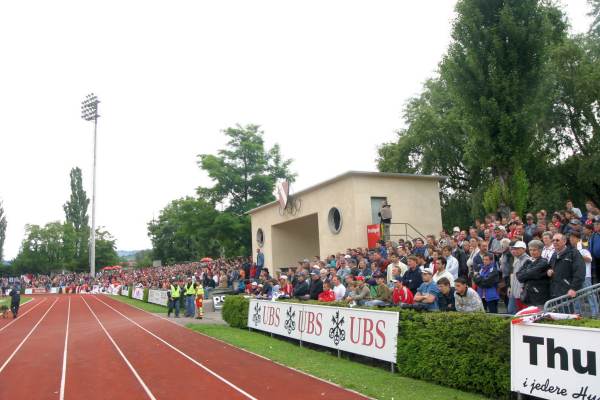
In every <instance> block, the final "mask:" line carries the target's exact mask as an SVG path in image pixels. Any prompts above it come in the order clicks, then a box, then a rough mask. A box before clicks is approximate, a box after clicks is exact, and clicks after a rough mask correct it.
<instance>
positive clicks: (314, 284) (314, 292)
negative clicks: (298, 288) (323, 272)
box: [308, 272, 323, 300]
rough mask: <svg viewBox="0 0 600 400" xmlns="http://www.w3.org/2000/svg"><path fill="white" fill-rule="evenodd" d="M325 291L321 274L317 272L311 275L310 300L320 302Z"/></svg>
mask: <svg viewBox="0 0 600 400" xmlns="http://www.w3.org/2000/svg"><path fill="white" fill-rule="evenodd" d="M322 291H323V281H322V280H321V276H320V274H318V273H316V272H311V273H310V288H309V289H308V292H309V295H310V299H311V300H318V299H319V294H321V292H322Z"/></svg>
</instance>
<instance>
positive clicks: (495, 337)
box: [397, 311, 510, 398]
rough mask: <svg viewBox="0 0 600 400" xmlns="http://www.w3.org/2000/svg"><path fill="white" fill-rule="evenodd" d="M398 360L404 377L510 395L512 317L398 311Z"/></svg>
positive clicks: (468, 389)
mask: <svg viewBox="0 0 600 400" xmlns="http://www.w3.org/2000/svg"><path fill="white" fill-rule="evenodd" d="M397 365H398V371H399V372H400V373H401V374H402V375H404V376H408V377H412V378H417V379H423V380H427V381H432V382H435V383H439V384H441V385H444V386H449V387H453V388H456V389H462V390H467V391H471V392H478V393H482V394H484V395H486V396H490V397H494V398H508V397H509V394H510V319H508V318H501V317H495V316H490V315H486V314H483V313H468V314H463V313H441V312H440V313H417V312H410V313H409V312H405V311H402V312H401V314H400V323H399V334H398V358H397Z"/></svg>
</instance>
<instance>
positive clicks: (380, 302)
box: [365, 275, 392, 307]
mask: <svg viewBox="0 0 600 400" xmlns="http://www.w3.org/2000/svg"><path fill="white" fill-rule="evenodd" d="M391 302H392V292H391V291H390V288H389V287H388V286H387V285H386V283H385V277H384V276H383V275H380V276H378V277H377V289H376V295H375V296H374V297H373V300H369V301H367V302H365V306H368V307H374V306H388V305H390V303H391Z"/></svg>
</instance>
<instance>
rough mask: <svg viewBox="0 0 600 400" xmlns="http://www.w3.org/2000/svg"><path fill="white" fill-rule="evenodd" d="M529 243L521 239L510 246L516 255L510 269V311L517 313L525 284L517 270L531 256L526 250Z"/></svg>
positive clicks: (510, 312)
mask: <svg viewBox="0 0 600 400" xmlns="http://www.w3.org/2000/svg"><path fill="white" fill-rule="evenodd" d="M526 250H527V245H526V244H525V242H523V241H521V240H519V241H518V242H515V243H514V244H513V245H512V246H511V247H510V252H511V253H512V255H513V257H514V261H513V265H512V271H510V288H509V290H508V296H509V298H508V313H509V314H516V313H517V312H518V311H519V306H523V305H522V304H521V292H523V284H522V283H521V282H519V280H518V279H517V272H519V270H520V269H521V267H522V266H523V265H524V264H525V262H526V261H527V260H529V256H528V255H527V253H526V252H525V251H526Z"/></svg>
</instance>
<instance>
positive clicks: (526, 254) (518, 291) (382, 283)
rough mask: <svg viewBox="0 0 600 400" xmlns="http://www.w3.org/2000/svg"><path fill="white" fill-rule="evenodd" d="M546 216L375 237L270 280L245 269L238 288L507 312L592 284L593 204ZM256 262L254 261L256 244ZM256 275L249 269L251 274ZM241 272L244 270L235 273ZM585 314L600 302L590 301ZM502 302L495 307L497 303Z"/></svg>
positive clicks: (595, 259) (596, 240)
mask: <svg viewBox="0 0 600 400" xmlns="http://www.w3.org/2000/svg"><path fill="white" fill-rule="evenodd" d="M565 206H566V207H565V210H563V211H556V212H554V213H552V214H551V215H548V213H547V212H546V211H545V210H540V211H539V212H538V213H537V214H536V215H533V214H527V215H525V217H524V218H523V219H522V218H521V217H520V216H519V215H517V213H515V212H510V213H509V214H508V215H505V216H496V215H493V214H490V215H487V216H486V217H485V218H484V219H483V220H476V221H475V222H474V224H473V225H472V226H470V227H469V228H468V229H461V228H460V227H454V228H453V230H452V232H451V233H448V232H446V231H442V232H440V235H439V236H438V237H436V236H435V235H428V236H427V237H426V238H416V239H414V240H405V239H399V240H397V241H395V240H387V241H380V242H379V245H378V247H377V248H376V249H366V248H353V249H347V250H346V251H344V252H340V253H338V254H335V255H331V256H329V257H327V258H326V259H320V258H319V257H318V256H316V257H313V259H312V260H309V259H304V260H302V261H300V262H298V264H297V265H296V266H293V267H290V268H288V269H286V270H284V271H283V272H282V273H280V274H278V276H277V277H275V278H273V277H271V276H269V272H268V270H267V269H266V268H263V269H256V271H241V273H242V272H245V274H246V276H248V275H249V276H250V277H253V279H249V280H246V281H243V280H241V279H240V280H239V283H238V284H237V285H236V286H237V287H236V289H237V290H238V291H239V292H245V293H246V294H248V295H251V296H255V297H257V298H263V299H274V298H275V299H276V298H296V299H299V300H318V301H322V302H334V301H343V302H347V303H349V304H350V305H365V306H380V307H384V306H402V307H404V308H414V309H420V310H428V311H462V312H472V311H487V312H489V313H498V312H499V304H500V306H501V308H504V309H505V310H506V312H508V313H510V314H514V313H516V312H518V311H519V310H521V309H523V308H525V307H527V306H529V305H536V306H543V305H544V303H545V302H546V301H547V300H549V299H551V298H555V297H558V296H562V295H568V296H571V297H574V296H575V295H576V291H577V290H579V289H581V288H584V287H589V286H591V285H592V284H593V283H595V282H597V281H598V276H597V273H598V269H599V268H598V266H600V210H599V209H598V208H597V207H596V206H595V205H594V204H593V203H592V202H591V201H589V202H587V203H586V209H585V212H582V211H581V210H580V209H578V208H576V207H574V206H573V203H572V202H571V201H567V202H566V205H565ZM257 252H258V255H257V259H256V260H257V263H256V264H258V263H260V261H261V254H260V250H257ZM255 273H256V275H255ZM240 276H242V275H240ZM590 302H591V303H592V304H590V306H591V310H592V313H593V314H595V315H597V314H598V304H596V302H595V301H594V299H591V300H590ZM502 306H503V307H502Z"/></svg>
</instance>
